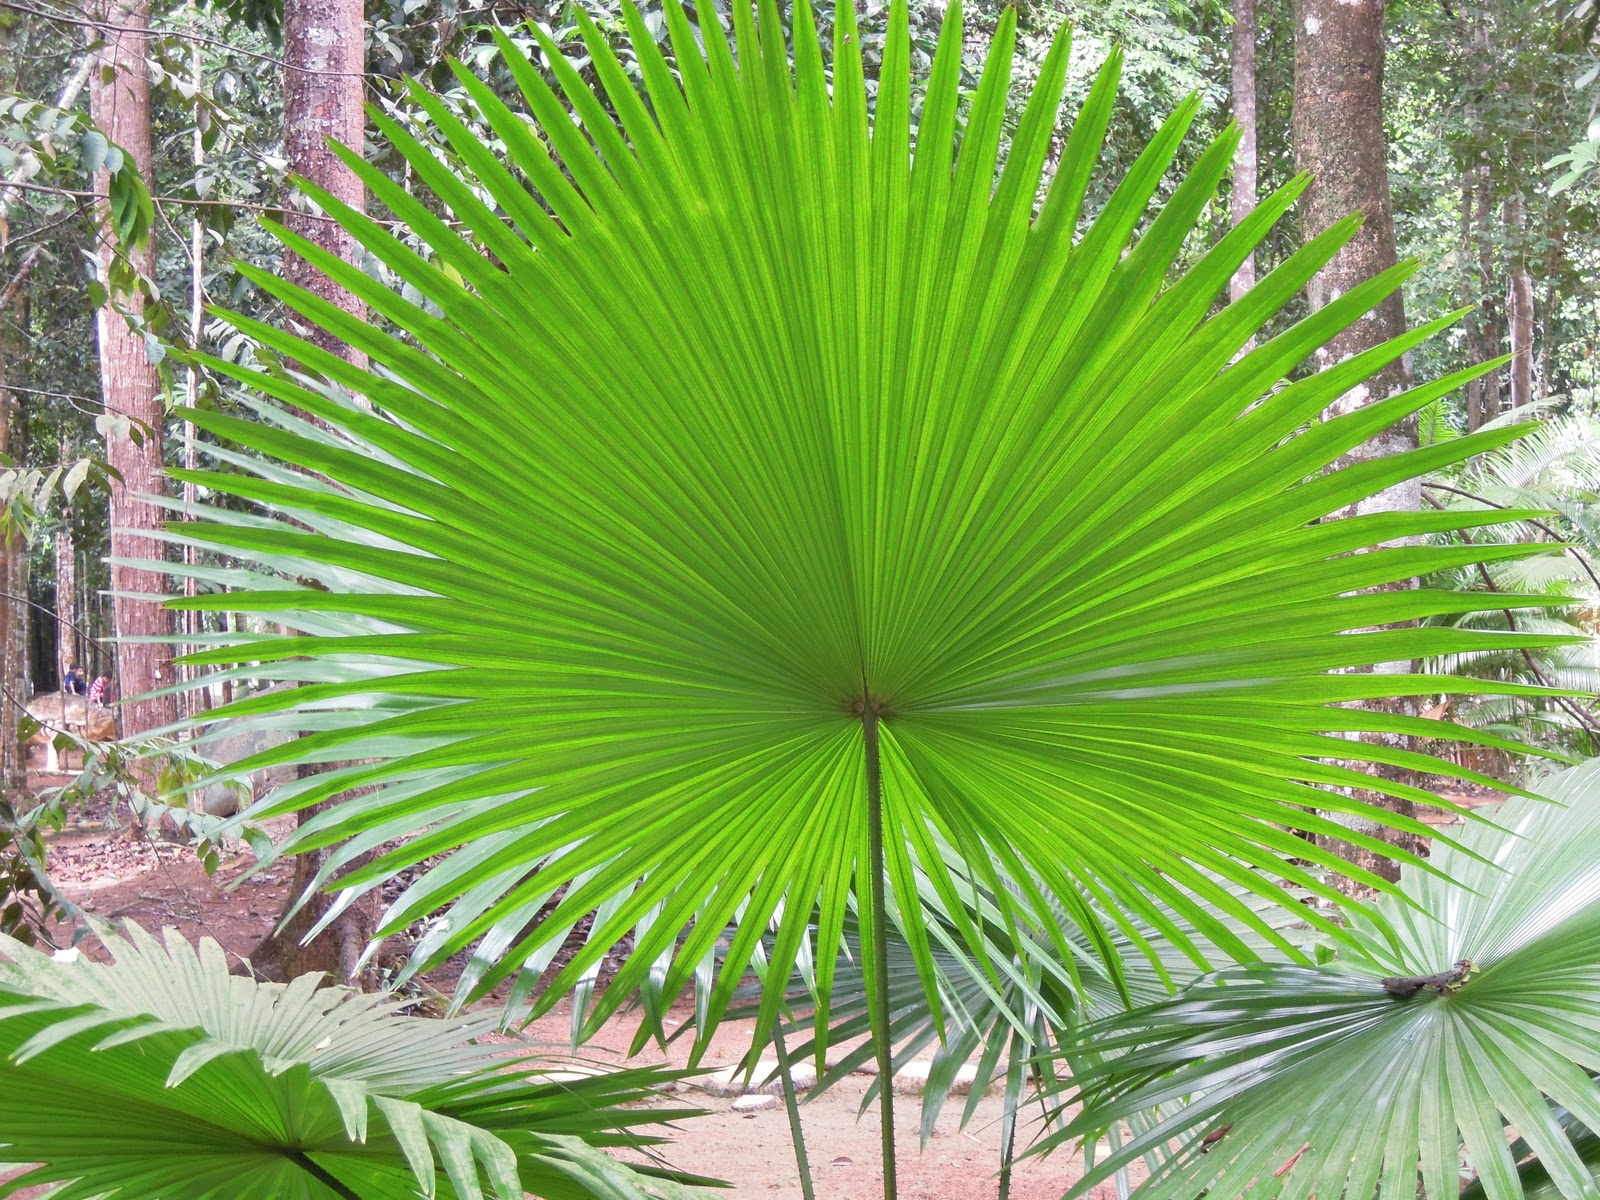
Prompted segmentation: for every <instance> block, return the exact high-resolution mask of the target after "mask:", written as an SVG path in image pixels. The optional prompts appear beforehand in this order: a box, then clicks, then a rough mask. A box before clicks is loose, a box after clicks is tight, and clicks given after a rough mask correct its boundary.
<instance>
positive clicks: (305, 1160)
mask: <svg viewBox="0 0 1600 1200" xmlns="http://www.w3.org/2000/svg"><path fill="white" fill-rule="evenodd" d="M287 1157H288V1159H289V1161H290V1162H292V1163H294V1165H295V1166H297V1167H299V1168H300V1169H301V1170H302V1171H304V1172H305V1173H306V1174H307V1175H309V1176H311V1177H312V1178H313V1179H315V1180H316V1181H317V1182H318V1183H320V1184H321V1185H322V1186H323V1187H325V1188H327V1189H328V1190H329V1191H330V1192H332V1193H333V1194H334V1195H335V1196H338V1197H340V1200H361V1197H360V1196H358V1195H356V1193H354V1192H352V1191H351V1190H350V1189H349V1188H347V1187H345V1185H344V1184H343V1183H341V1182H339V1179H338V1177H337V1176H335V1175H334V1174H333V1173H332V1172H330V1171H327V1170H325V1169H324V1168H323V1167H322V1166H321V1165H319V1164H318V1163H317V1161H316V1160H315V1159H314V1158H312V1157H311V1156H310V1155H309V1154H307V1153H306V1152H305V1151H304V1150H295V1151H293V1152H291V1153H290V1154H289V1155H288V1156H287Z"/></svg>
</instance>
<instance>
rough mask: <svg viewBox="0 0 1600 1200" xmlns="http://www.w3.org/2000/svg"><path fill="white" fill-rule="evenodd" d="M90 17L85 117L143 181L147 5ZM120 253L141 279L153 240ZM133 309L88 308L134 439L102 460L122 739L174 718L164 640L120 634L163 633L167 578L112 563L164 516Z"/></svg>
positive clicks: (105, 227) (113, 402)
mask: <svg viewBox="0 0 1600 1200" xmlns="http://www.w3.org/2000/svg"><path fill="white" fill-rule="evenodd" d="M96 17H97V19H98V20H100V21H102V22H103V23H104V28H103V29H102V30H101V31H100V34H99V36H100V37H101V38H102V39H103V45H102V47H101V49H100V50H99V54H98V63H97V65H96V68H95V70H94V71H92V72H91V74H90V78H89V108H90V113H91V115H92V116H93V118H94V122H95V124H96V125H97V126H98V127H99V128H100V130H101V132H103V133H104V134H105V135H106V137H107V138H108V139H110V141H111V142H112V143H113V144H115V145H117V146H119V147H121V149H122V152H123V153H124V154H126V155H128V156H129V158H130V159H131V161H132V163H133V165H134V167H135V169H136V170H138V171H139V173H140V174H141V175H142V176H143V177H144V178H145V179H147V180H148V179H149V178H150V165H151V161H152V156H151V145H150V73H149V64H148V62H147V57H146V56H147V54H148V48H149V38H148V37H147V36H145V35H144V34H142V33H140V32H139V31H140V30H142V29H145V28H147V27H148V26H149V18H150V13H149V8H148V6H147V4H146V3H145V0H105V2H104V3H102V4H100V5H99V7H98V8H97V10H96ZM109 187H110V178H109V176H108V174H107V173H106V172H105V171H104V170H101V171H100V172H99V173H98V175H97V176H96V181H95V190H96V191H97V192H100V193H102V194H105V193H106V192H108V190H109ZM100 216H101V220H102V222H104V223H103V224H102V225H101V227H100V228H99V231H98V241H97V243H96V246H95V257H96V259H97V261H98V263H99V270H100V277H101V280H102V282H105V283H106V284H107V286H108V288H109V276H110V270H111V265H112V262H113V258H114V255H115V253H116V250H117V248H116V246H115V244H114V241H115V238H114V234H113V233H112V231H111V229H110V225H109V205H108V204H106V203H104V202H102V203H101V211H100ZM121 249H122V251H123V252H124V254H125V255H126V257H127V258H128V259H129V261H130V262H131V264H132V266H133V267H134V269H135V270H137V271H138V272H140V273H141V274H143V275H146V276H151V275H153V274H154V270H155V250H154V247H153V245H151V244H149V243H146V244H145V245H144V246H142V247H133V246H123V247H121ZM119 309H120V310H121V311H118V310H119ZM143 314H144V294H143V292H142V291H141V290H139V289H138V288H133V289H128V290H125V291H122V292H120V293H119V294H117V295H115V296H113V297H112V299H111V301H110V302H109V303H107V304H105V305H102V306H101V308H100V311H99V314H98V328H99V340H100V393H101V399H102V402H103V404H104V405H105V409H106V411H107V412H108V413H114V414H119V415H121V416H125V417H128V418H129V419H130V420H131V421H132V422H133V423H134V427H135V428H136V429H138V430H140V431H141V432H142V434H143V436H142V437H139V438H135V437H129V436H119V435H118V434H117V433H115V432H114V431H113V432H112V433H110V434H108V436H107V438H106V459H107V461H108V462H109V463H110V464H111V466H112V467H113V468H114V469H115V471H116V472H117V474H118V475H120V477H121V482H120V483H119V482H115V481H113V483H112V485H111V556H112V559H113V560H114V561H113V564H112V567H111V590H112V592H113V594H114V597H115V598H114V600H113V611H114V613H115V621H116V633H117V638H118V642H117V679H116V692H117V694H118V695H119V696H120V697H122V699H123V702H122V704H121V705H120V706H119V709H120V716H121V721H122V733H123V735H124V736H131V735H136V734H141V733H146V732H148V731H150V730H152V729H156V728H158V727H160V726H163V725H167V724H170V723H171V722H173V721H175V720H176V719H177V716H178V706H177V701H176V700H175V698H174V697H172V696H171V695H167V696H158V697H146V696H145V693H148V692H151V691H154V690H156V689H159V688H165V687H168V686H170V685H171V684H172V683H173V682H174V677H173V667H172V657H173V649H172V646H171V645H170V644H169V643H160V644H155V643H147V642H139V641H129V640H126V639H131V638H148V637H169V636H170V635H171V634H172V630H173V622H172V614H171V613H170V612H169V611H168V610H166V609H165V608H163V607H162V606H161V604H160V603H159V601H158V600H157V599H152V598H151V597H161V596H165V595H166V594H167V592H168V579H167V576H166V574H165V573H164V572H162V571H160V570H150V569H148V568H143V567H136V566H127V565H122V564H121V563H118V562H117V561H115V560H124V561H126V560H135V561H137V560H145V561H154V560H159V559H161V558H163V557H164V556H165V548H164V546H163V544H162V543H161V542H160V541H158V540H156V538H155V537H154V536H153V535H154V534H156V533H157V532H158V531H159V530H160V528H161V525H162V523H163V522H164V520H165V516H164V514H163V513H162V512H161V510H160V509H159V508H157V507H156V506H155V505H153V504H150V503H148V502H146V501H144V500H141V499H139V498H138V497H139V496H141V495H159V494H161V493H162V492H164V491H165V486H166V483H165V479H164V478H163V475H162V440H163V439H162V433H163V428H164V426H165V424H166V413H165V410H164V407H163V404H162V398H161V388H160V379H159V377H158V375H157V373H156V369H155V367H154V365H152V364H151V362H150V359H149V357H148V355H147V354H146V353H145V346H144V339H143V338H142V336H141V335H140V334H139V333H137V332H135V331H134V330H133V329H132V328H130V326H129V322H128V317H133V318H135V319H137V318H139V317H142V316H143Z"/></svg>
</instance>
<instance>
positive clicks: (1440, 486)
mask: <svg viewBox="0 0 1600 1200" xmlns="http://www.w3.org/2000/svg"><path fill="white" fill-rule="evenodd" d="M1422 486H1423V487H1425V488H1432V489H1433V490H1434V491H1436V492H1449V493H1450V494H1451V495H1452V496H1463V497H1465V498H1466V499H1468V500H1476V501H1477V502H1478V503H1479V504H1487V505H1488V506H1489V507H1490V508H1498V509H1500V510H1501V511H1502V512H1504V511H1508V510H1509V509H1510V507H1511V506H1510V505H1509V504H1496V503H1495V502H1494V501H1493V500H1490V499H1489V498H1488V497H1486V496H1479V495H1477V494H1475V493H1473V492H1469V491H1466V490H1464V489H1462V488H1458V487H1451V486H1450V485H1449V484H1448V483H1424V484H1423V485H1422ZM1429 503H1431V504H1433V506H1434V507H1435V508H1443V507H1444V505H1442V504H1440V503H1438V502H1437V501H1429ZM1518 520H1520V521H1522V522H1524V523H1525V524H1528V525H1532V526H1533V527H1534V528H1535V529H1537V530H1539V531H1540V532H1542V533H1547V534H1549V535H1550V537H1551V538H1553V539H1554V540H1555V541H1557V542H1560V543H1562V547H1561V549H1562V552H1563V553H1565V554H1570V555H1572V557H1573V558H1575V559H1577V560H1578V565H1579V566H1580V567H1582V568H1583V573H1584V574H1585V575H1587V576H1588V577H1589V581H1590V582H1591V583H1593V584H1594V586H1595V587H1596V588H1597V589H1600V575H1597V574H1595V571H1594V568H1593V567H1592V566H1590V565H1589V560H1588V558H1586V557H1585V556H1584V555H1583V553H1582V552H1580V551H1579V550H1578V548H1577V547H1576V546H1569V545H1567V544H1566V539H1565V538H1564V537H1562V536H1561V535H1560V534H1559V533H1557V532H1556V531H1555V530H1554V529H1552V528H1550V526H1549V525H1546V524H1545V523H1544V522H1543V521H1540V520H1537V519H1535V518H1533V517H1519V518H1518ZM1467 544H1468V545H1471V544H1472V542H1471V539H1468V540H1467Z"/></svg>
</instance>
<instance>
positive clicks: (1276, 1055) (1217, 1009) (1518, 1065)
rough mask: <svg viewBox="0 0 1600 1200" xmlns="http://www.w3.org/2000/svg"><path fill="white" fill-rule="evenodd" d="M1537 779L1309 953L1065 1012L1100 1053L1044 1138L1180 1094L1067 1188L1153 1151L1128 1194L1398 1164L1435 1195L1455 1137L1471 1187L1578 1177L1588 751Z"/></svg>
mask: <svg viewBox="0 0 1600 1200" xmlns="http://www.w3.org/2000/svg"><path fill="white" fill-rule="evenodd" d="M1548 792H1549V795H1550V798H1551V800H1552V801H1554V803H1551V802H1549V801H1545V800H1538V799H1529V798H1518V799H1513V800H1511V801H1509V802H1507V803H1506V804H1505V805H1504V806H1502V807H1501V808H1500V809H1499V810H1498V811H1497V812H1496V813H1494V814H1493V817H1492V823H1490V822H1483V823H1477V824H1474V825H1473V826H1471V828H1469V829H1468V831H1467V832H1466V833H1465V834H1463V835H1462V837H1461V839H1460V845H1459V847H1445V848H1442V849H1440V850H1437V851H1436V852H1435V854H1434V856H1433V859H1432V861H1431V862H1430V863H1429V866H1428V869H1426V870H1422V869H1414V868H1408V869H1407V871H1406V873H1405V876H1404V878H1403V879H1402V881H1401V891H1400V893H1399V894H1398V895H1394V896H1386V897H1384V898H1383V899H1382V900H1381V901H1379V904H1378V910H1377V911H1378V916H1379V919H1378V920H1376V921H1375V920H1370V919H1367V918H1365V917H1363V916H1360V915H1357V917H1356V918H1355V925H1354V933H1355V934H1356V938H1355V940H1354V942H1353V943H1352V944H1350V945H1347V946H1344V947H1341V948H1340V953H1339V956H1338V958H1337V959H1336V960H1335V961H1334V962H1332V963H1331V964H1329V965H1325V966H1321V967H1314V968H1313V967H1305V966H1285V965H1277V964H1272V965H1263V966H1256V967H1243V968H1236V969H1232V970H1227V971H1223V972H1219V973H1218V974H1216V975H1214V976H1212V977H1209V978H1207V979H1204V980H1202V981H1200V982H1199V983H1197V984H1195V985H1193V986H1191V987H1190V988H1188V989H1187V990H1186V991H1185V992H1183V993H1182V994H1180V995H1179V996H1177V997H1176V998H1174V999H1172V1000H1168V1001H1164V1002H1162V1003H1159V1004H1155V1005H1152V1006H1149V1007H1147V1008H1143V1009H1140V1010H1137V1011H1135V1012H1132V1013H1129V1014H1127V1015H1126V1016H1122V1017H1114V1018H1112V1019H1110V1020H1108V1021H1106V1022H1103V1023H1100V1024H1097V1025H1093V1026H1090V1027H1088V1028H1086V1029H1084V1030H1083V1031H1082V1032H1081V1034H1080V1035H1079V1037H1078V1038H1077V1039H1076V1042H1077V1044H1078V1045H1079V1046H1081V1047H1083V1048H1092V1049H1094V1050H1095V1051H1097V1052H1110V1053H1111V1054H1112V1055H1113V1057H1110V1058H1109V1059H1108V1060H1107V1061H1106V1062H1105V1063H1104V1065H1103V1066H1101V1067H1099V1068H1090V1069H1087V1070H1082V1071H1080V1073H1079V1075H1078V1078H1077V1079H1076V1081H1075V1082H1076V1085H1077V1087H1078V1088H1079V1089H1081V1092H1082V1095H1083V1098H1084V1101H1085V1108H1084V1111H1083V1112H1082V1113H1081V1114H1080V1115H1079V1116H1077V1117H1076V1118H1075V1119H1073V1120H1072V1121H1071V1123H1070V1124H1069V1125H1068V1127H1067V1128H1066V1129H1065V1130H1064V1131H1062V1132H1061V1133H1059V1134H1054V1135H1051V1136H1050V1137H1048V1138H1047V1139H1045V1141H1044V1143H1043V1145H1044V1146H1045V1147H1047V1148H1048V1147H1049V1146H1053V1145H1057V1144H1060V1143H1062V1142H1064V1141H1067V1140H1069V1139H1071V1138H1073V1137H1076V1136H1081V1135H1083V1134H1085V1133H1092V1132H1094V1131H1098V1130H1100V1129H1102V1128H1104V1127H1105V1125H1106V1124H1107V1123H1109V1122H1111V1121H1114V1120H1117V1119H1119V1118H1120V1117H1124V1116H1127V1115H1130V1114H1136V1113H1140V1112H1143V1111H1145V1110H1147V1109H1148V1108H1150V1107H1151V1106H1153V1105H1156V1104H1169V1103H1171V1102H1173V1101H1175V1100H1177V1099H1179V1098H1182V1097H1189V1100H1188V1103H1187V1104H1185V1105H1183V1106H1182V1107H1181V1109H1180V1110H1179V1111H1177V1112H1176V1113H1175V1114H1174V1115H1172V1116H1171V1117H1170V1118H1168V1119H1166V1120H1164V1121H1162V1122H1160V1123H1159V1124H1156V1125H1154V1127H1152V1128H1150V1129H1149V1130H1148V1131H1147V1132H1145V1133H1142V1134H1140V1135H1139V1136H1137V1137H1135V1138H1134V1139H1133V1140H1131V1141H1130V1142H1129V1143H1128V1144H1127V1145H1126V1146H1124V1147H1123V1148H1122V1149H1121V1150H1119V1151H1117V1152H1116V1153H1114V1154H1112V1155H1111V1156H1110V1157H1108V1158H1107V1159H1106V1160H1105V1161H1104V1162H1103V1163H1102V1164H1101V1165H1100V1166H1099V1167H1097V1168H1096V1169H1095V1170H1093V1171H1091V1172H1089V1173H1088V1174H1087V1175H1086V1176H1085V1177H1084V1179H1083V1180H1082V1181H1081V1183H1079V1184H1078V1185H1077V1186H1076V1187H1075V1188H1074V1189H1073V1194H1074V1195H1080V1194H1084V1193H1086V1192H1087V1190H1088V1189H1089V1188H1090V1187H1092V1186H1093V1184H1094V1183H1095V1182H1096V1181H1097V1180H1099V1179H1102V1178H1105V1177H1106V1176H1107V1175H1108V1174H1109V1173H1110V1172H1112V1171H1113V1170H1115V1169H1116V1168H1117V1167H1118V1166H1119V1165H1122V1164H1126V1163H1128V1162H1131V1161H1133V1160H1134V1159H1137V1158H1139V1157H1140V1156H1142V1155H1145V1154H1147V1153H1156V1154H1158V1155H1160V1166H1159V1169H1154V1170H1152V1173H1151V1175H1150V1178H1149V1180H1148V1181H1147V1182H1146V1183H1145V1184H1143V1185H1142V1186H1141V1187H1140V1189H1139V1191H1138V1193H1137V1194H1138V1195H1140V1196H1141V1197H1149V1198H1150V1200H1155V1198H1156V1197H1192V1196H1195V1195H1197V1194H1201V1193H1204V1194H1205V1195H1207V1196H1210V1197H1215V1198H1216V1200H1232V1198H1233V1197H1236V1196H1241V1195H1243V1194H1245V1192H1246V1190H1247V1189H1248V1190H1249V1191H1250V1193H1251V1194H1252V1195H1271V1196H1277V1195H1283V1196H1305V1195H1308V1194H1315V1195H1319V1196H1337V1195H1347V1196H1377V1197H1390V1198H1400V1197H1404V1198H1405V1200H1413V1198H1414V1197H1416V1196H1417V1195H1418V1194H1419V1191H1418V1182H1419V1173H1420V1182H1421V1192H1422V1193H1424V1194H1426V1195H1427V1196H1429V1197H1454V1196H1456V1195H1457V1192H1458V1190H1459V1171H1460V1167H1461V1153H1462V1147H1463V1146H1464V1148H1465V1153H1466V1158H1467V1161H1468V1163H1469V1164H1470V1166H1471V1168H1472V1170H1473V1172H1474V1173H1475V1174H1476V1177H1477V1183H1478V1189H1479V1190H1480V1191H1481V1194H1483V1195H1486V1196H1489V1197H1494V1198H1496V1200H1514V1198H1516V1197H1520V1196H1522V1195H1523V1194H1524V1187H1523V1180H1522V1178H1521V1175H1520V1174H1519V1171H1520V1172H1523V1173H1527V1174H1528V1175H1530V1177H1533V1178H1535V1179H1537V1180H1543V1181H1544V1182H1545V1183H1546V1184H1547V1185H1549V1186H1551V1187H1553V1189H1554V1190H1555V1191H1558V1192H1559V1193H1560V1194H1561V1195H1562V1196H1565V1197H1567V1198H1568V1200H1578V1198H1579V1197H1582V1196H1588V1195H1591V1194H1592V1193H1593V1190H1594V1187H1595V1177H1594V1169H1593V1167H1592V1166H1591V1165H1590V1163H1591V1162H1595V1161H1600V1160H1597V1159H1596V1158H1595V1156H1594V1154H1593V1150H1594V1147H1593V1142H1592V1138H1591V1137H1590V1136H1589V1135H1588V1134H1587V1133H1586V1132H1585V1133H1583V1134H1582V1136H1581V1137H1578V1135H1579V1133H1580V1128H1579V1126H1577V1125H1575V1124H1574V1122H1579V1123H1581V1125H1582V1126H1587V1127H1588V1128H1591V1129H1592V1128H1594V1127H1595V1126H1596V1123H1597V1122H1600V1090H1597V1088H1596V1086H1595V1082H1594V1078H1593V1073H1594V1072H1595V1071H1596V1070H1600V903H1597V900H1600V854H1597V852H1596V847H1597V846H1600V766H1597V765H1596V764H1589V765H1586V766H1584V767H1580V768H1576V769H1573V770H1570V771H1567V772H1565V773H1564V774H1562V775H1560V776H1559V777H1558V778H1556V779H1554V780H1553V781H1552V782H1551V784H1550V786H1549V788H1548ZM1119 1051H1123V1052H1124V1053H1121V1054H1117V1052H1119ZM1507 1125H1508V1126H1510V1128H1511V1129H1512V1130H1514V1131H1515V1134H1516V1139H1517V1140H1516V1141H1515V1142H1514V1143H1511V1144H1508V1140H1507V1137H1506V1133H1505V1128H1504V1126H1507ZM1574 1138H1577V1141H1576V1142H1575V1141H1574V1140H1573V1139H1574ZM1579 1143H1581V1145H1580V1144H1579ZM1580 1149H1582V1150H1584V1151H1586V1152H1587V1155H1588V1157H1587V1158H1586V1157H1585V1155H1584V1154H1583V1153H1580ZM1530 1155H1531V1156H1536V1160H1537V1161H1536V1163H1529V1162H1528V1161H1527V1160H1528V1158H1529V1156H1530ZM1519 1164H1522V1166H1521V1167H1520V1168H1519Z"/></svg>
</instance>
